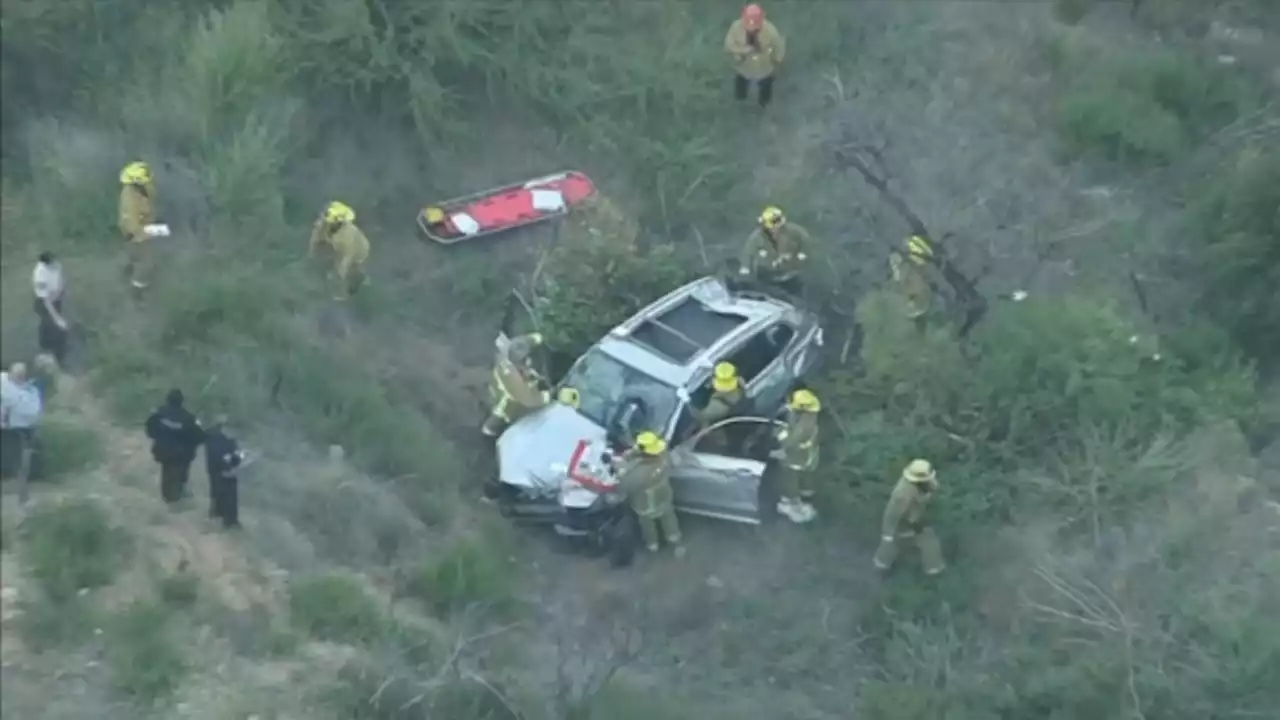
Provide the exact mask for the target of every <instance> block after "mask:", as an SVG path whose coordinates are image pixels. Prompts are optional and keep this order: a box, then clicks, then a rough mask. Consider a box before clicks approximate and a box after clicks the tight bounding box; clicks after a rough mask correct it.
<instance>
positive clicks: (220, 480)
mask: <svg viewBox="0 0 1280 720" xmlns="http://www.w3.org/2000/svg"><path fill="white" fill-rule="evenodd" d="M209 517H211V518H221V519H222V524H223V526H224V527H229V528H233V527H240V479H239V478H237V477H236V476H234V475H232V476H230V477H217V476H211V477H210V478H209Z"/></svg>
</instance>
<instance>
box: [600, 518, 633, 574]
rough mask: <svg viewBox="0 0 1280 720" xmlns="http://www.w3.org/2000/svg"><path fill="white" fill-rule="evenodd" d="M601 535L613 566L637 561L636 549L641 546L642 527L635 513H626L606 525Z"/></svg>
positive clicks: (622, 565) (620, 566)
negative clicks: (638, 523)
mask: <svg viewBox="0 0 1280 720" xmlns="http://www.w3.org/2000/svg"><path fill="white" fill-rule="evenodd" d="M601 535H602V536H603V538H604V546H605V548H606V549H607V552H608V554H609V564H610V565H611V566H613V567H616V568H624V567H629V566H630V565H631V564H632V563H633V562H635V559H636V551H637V550H638V549H639V548H640V528H639V526H637V525H636V518H635V516H634V515H632V514H631V513H630V512H627V513H624V514H623V515H622V516H621V517H619V518H618V520H617V521H616V522H613V523H610V524H609V525H608V526H606V527H605V528H604V529H603V530H602V532H601Z"/></svg>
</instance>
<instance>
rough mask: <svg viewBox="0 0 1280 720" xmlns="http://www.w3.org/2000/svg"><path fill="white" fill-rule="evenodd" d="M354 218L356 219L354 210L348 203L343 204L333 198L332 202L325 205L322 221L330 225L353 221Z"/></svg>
mask: <svg viewBox="0 0 1280 720" xmlns="http://www.w3.org/2000/svg"><path fill="white" fill-rule="evenodd" d="M355 220H356V211H355V210H352V209H351V208H350V207H349V206H348V205H345V204H343V203H340V202H338V201H337V200H334V201H333V202H331V203H329V204H328V205H327V206H325V209H324V221H325V222H327V223H329V224H331V225H337V224H338V223H349V222H355Z"/></svg>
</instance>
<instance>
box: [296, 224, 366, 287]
mask: <svg viewBox="0 0 1280 720" xmlns="http://www.w3.org/2000/svg"><path fill="white" fill-rule="evenodd" d="M321 245H329V246H330V247H332V248H333V251H334V254H335V255H336V256H337V265H336V266H335V268H334V270H335V272H336V274H337V285H336V286H335V288H334V294H333V299H335V300H346V299H347V297H348V296H349V295H351V294H352V293H354V292H355V291H356V290H358V289H359V288H360V286H361V285H362V284H363V283H364V278H365V275H364V263H365V261H366V260H368V259H369V238H367V237H365V236H364V233H363V232H360V228H358V227H356V213H355V211H354V210H352V209H351V208H350V207H348V206H347V205H345V204H343V203H340V202H337V201H334V202H331V203H329V204H328V205H326V206H325V208H324V211H323V212H321V213H320V217H318V218H316V222H315V225H313V226H312V228H311V242H310V243H309V245H308V250H307V254H308V255H310V256H312V257H314V256H315V253H316V249H317V248H318V247H320V246H321Z"/></svg>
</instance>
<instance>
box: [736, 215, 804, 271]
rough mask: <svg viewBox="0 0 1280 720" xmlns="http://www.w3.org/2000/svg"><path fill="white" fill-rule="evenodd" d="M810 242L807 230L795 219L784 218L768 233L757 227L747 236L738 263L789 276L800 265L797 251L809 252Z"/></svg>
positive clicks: (801, 262)
mask: <svg viewBox="0 0 1280 720" xmlns="http://www.w3.org/2000/svg"><path fill="white" fill-rule="evenodd" d="M810 243H811V238H810V236H809V231H808V230H805V229H804V228H803V227H801V226H799V225H796V224H795V223H791V222H788V223H787V224H785V225H783V226H782V227H780V228H778V229H777V230H775V231H774V232H773V235H772V236H770V235H769V234H768V233H766V232H765V230H764V228H760V227H757V228H756V229H755V232H753V233H751V235H750V236H749V237H748V238H747V246H746V248H745V251H744V253H743V254H744V255H745V257H743V258H742V264H743V266H744V267H748V268H751V270H752V271H753V272H755V273H757V274H768V275H770V276H772V277H775V278H777V279H779V280H789V279H791V278H793V277H795V276H796V275H798V274H799V273H800V271H801V270H802V269H803V268H804V265H805V260H801V259H800V255H801V254H802V253H803V254H805V255H806V256H807V255H808V254H809V245H810Z"/></svg>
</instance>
